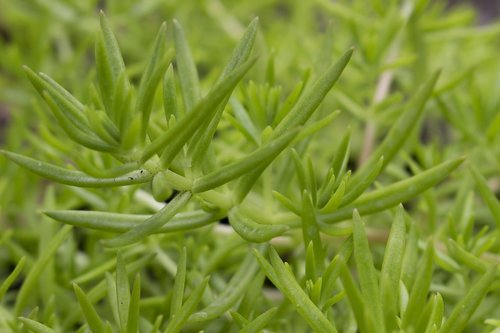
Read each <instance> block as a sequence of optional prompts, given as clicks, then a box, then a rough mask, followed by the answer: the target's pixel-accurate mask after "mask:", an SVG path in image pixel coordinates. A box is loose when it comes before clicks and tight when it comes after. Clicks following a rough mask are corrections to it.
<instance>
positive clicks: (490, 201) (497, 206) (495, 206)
mask: <svg viewBox="0 0 500 333" xmlns="http://www.w3.org/2000/svg"><path fill="white" fill-rule="evenodd" d="M469 170H470V172H471V173H472V176H473V177H474V181H475V182H476V186H477V187H478V190H479V194H481V197H482V198H483V200H484V201H485V203H486V205H488V208H489V209H490V211H491V214H492V215H493V218H494V219H495V222H496V224H497V228H500V201H498V199H497V198H496V197H495V194H494V193H493V191H492V190H491V189H490V187H489V186H488V183H487V182H486V179H484V177H483V175H481V173H480V172H479V170H478V169H477V168H476V167H475V166H474V165H472V164H469Z"/></svg>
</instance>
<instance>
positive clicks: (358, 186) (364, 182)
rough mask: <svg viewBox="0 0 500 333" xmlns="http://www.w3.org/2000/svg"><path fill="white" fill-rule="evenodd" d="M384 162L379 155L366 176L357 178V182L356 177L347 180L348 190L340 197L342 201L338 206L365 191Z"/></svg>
mask: <svg viewBox="0 0 500 333" xmlns="http://www.w3.org/2000/svg"><path fill="white" fill-rule="evenodd" d="M383 164H384V157H383V156H381V157H380V159H379V160H378V162H377V164H376V165H375V166H374V167H373V169H371V170H370V171H369V172H368V174H367V175H366V177H364V178H363V179H359V183H355V181H356V179H355V177H353V179H352V180H351V181H350V182H349V191H347V193H346V194H344V196H343V197H342V202H341V203H340V207H343V206H346V205H348V204H350V203H351V202H353V201H354V200H356V199H357V198H358V197H359V196H360V195H361V194H363V193H364V192H365V190H366V189H367V188H368V187H369V186H370V185H371V184H372V183H373V182H374V181H375V179H376V178H377V176H378V175H379V174H380V172H381V171H382V166H383Z"/></svg>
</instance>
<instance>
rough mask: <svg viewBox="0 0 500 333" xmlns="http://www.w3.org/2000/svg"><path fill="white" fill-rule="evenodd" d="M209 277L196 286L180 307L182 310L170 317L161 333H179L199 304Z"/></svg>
mask: <svg viewBox="0 0 500 333" xmlns="http://www.w3.org/2000/svg"><path fill="white" fill-rule="evenodd" d="M208 280H209V277H206V278H205V279H204V280H203V282H202V283H200V284H198V285H197V286H196V288H195V289H194V290H193V291H192V292H191V295H189V297H188V299H187V300H186V302H185V303H184V304H183V305H182V308H181V309H180V310H179V311H177V312H176V313H175V314H173V315H172V316H170V321H169V323H168V325H167V327H166V328H165V330H164V331H163V333H177V332H180V330H181V328H182V326H183V325H184V323H185V322H186V321H187V319H188V317H189V315H190V314H191V313H193V311H194V310H195V309H196V307H197V306H198V303H200V300H201V297H202V296H203V292H204V291H205V288H206V287H207V283H208Z"/></svg>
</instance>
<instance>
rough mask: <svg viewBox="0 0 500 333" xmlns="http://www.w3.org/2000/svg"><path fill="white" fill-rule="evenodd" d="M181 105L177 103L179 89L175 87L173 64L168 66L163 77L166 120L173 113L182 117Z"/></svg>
mask: <svg viewBox="0 0 500 333" xmlns="http://www.w3.org/2000/svg"><path fill="white" fill-rule="evenodd" d="M179 110H180V108H179V105H178V103H177V89H176V88H175V76H174V68H173V67H172V64H170V66H168V69H167V71H166V72H165V75H164V77H163V111H164V112H165V120H167V121H168V120H169V119H170V117H171V116H172V115H174V116H176V117H177V118H180V116H181V114H180V113H179Z"/></svg>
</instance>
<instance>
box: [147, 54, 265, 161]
mask: <svg viewBox="0 0 500 333" xmlns="http://www.w3.org/2000/svg"><path fill="white" fill-rule="evenodd" d="M254 63H255V59H254V60H249V61H248V62H246V63H244V64H243V65H241V66H240V67H238V69H236V70H235V71H234V72H232V73H231V74H230V75H228V76H227V77H226V78H225V79H224V80H223V81H221V82H220V83H219V84H218V85H216V86H215V87H214V89H213V90H211V91H210V93H209V94H208V95H207V96H205V97H204V98H203V99H202V100H201V101H200V102H199V103H198V104H196V107H195V109H194V110H193V111H192V112H190V113H189V114H187V115H186V116H185V117H183V118H182V119H180V120H179V121H178V122H177V123H175V125H174V126H172V127H171V128H169V130H167V131H166V132H165V133H164V134H163V135H161V136H160V137H158V138H157V139H156V140H154V141H153V142H152V143H151V144H150V145H148V146H147V147H146V148H145V149H144V151H143V153H142V157H141V161H142V162H145V161H146V160H148V159H149V158H150V157H151V156H153V155H154V154H156V153H158V152H161V151H163V150H164V149H166V150H165V151H164V152H163V154H162V162H163V165H164V166H165V167H167V166H168V165H169V164H170V163H171V162H172V160H173V159H174V158H175V156H176V155H177V153H178V152H179V151H180V150H181V149H182V147H183V146H184V144H185V143H186V142H187V141H188V140H189V139H190V138H191V137H192V135H193V133H194V132H195V131H196V130H197V129H198V128H199V126H200V125H201V124H202V123H203V122H204V121H205V120H206V119H208V118H210V117H213V116H214V114H215V112H216V110H217V106H218V105H219V104H220V103H221V102H222V101H223V100H224V99H225V98H226V97H227V96H228V95H229V94H230V93H231V91H232V90H233V89H234V87H236V85H237V84H238V82H239V81H240V80H241V79H242V78H243V76H244V75H245V73H246V72H247V71H248V70H249V69H250V67H252V65H253V64H254Z"/></svg>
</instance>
